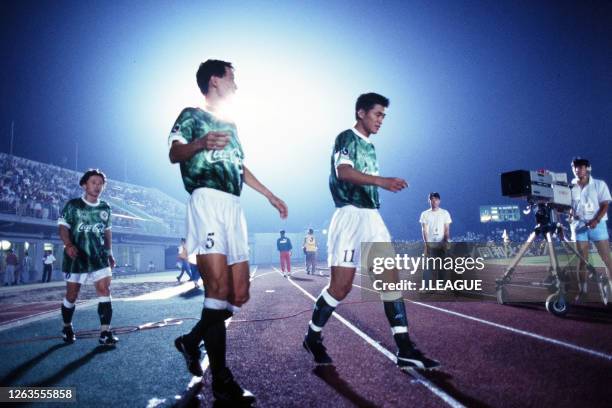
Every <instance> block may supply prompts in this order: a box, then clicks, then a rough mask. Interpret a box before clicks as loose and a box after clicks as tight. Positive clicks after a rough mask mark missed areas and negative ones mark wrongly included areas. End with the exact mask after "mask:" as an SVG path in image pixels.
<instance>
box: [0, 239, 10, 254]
mask: <svg viewBox="0 0 612 408" xmlns="http://www.w3.org/2000/svg"><path fill="white" fill-rule="evenodd" d="M0 245H2V250H3V251H8V250H9V249H11V246H12V244H11V242H10V241H7V240H2V242H1V243H0Z"/></svg>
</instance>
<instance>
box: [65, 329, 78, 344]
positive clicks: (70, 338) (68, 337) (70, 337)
mask: <svg viewBox="0 0 612 408" xmlns="http://www.w3.org/2000/svg"><path fill="white" fill-rule="evenodd" d="M62 338H63V339H64V343H68V344H72V343H74V342H75V341H76V336H75V334H74V330H73V329H72V325H70V326H64V328H63V329H62Z"/></svg>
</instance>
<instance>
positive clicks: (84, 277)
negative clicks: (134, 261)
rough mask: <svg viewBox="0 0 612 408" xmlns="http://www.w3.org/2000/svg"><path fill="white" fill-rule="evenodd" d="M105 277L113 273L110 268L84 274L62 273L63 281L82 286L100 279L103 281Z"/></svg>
mask: <svg viewBox="0 0 612 408" xmlns="http://www.w3.org/2000/svg"><path fill="white" fill-rule="evenodd" d="M107 276H113V271H112V270H111V268H110V267H108V266H107V267H106V268H102V269H98V270H97V271H93V272H84V273H65V272H64V280H65V281H66V282H73V283H79V284H81V285H84V284H86V283H91V282H94V283H95V282H97V281H99V280H100V279H104V278H106V277H107Z"/></svg>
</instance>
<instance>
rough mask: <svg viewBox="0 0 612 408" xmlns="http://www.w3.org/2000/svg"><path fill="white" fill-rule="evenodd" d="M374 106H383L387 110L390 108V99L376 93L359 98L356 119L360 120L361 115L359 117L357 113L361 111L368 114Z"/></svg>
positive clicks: (362, 95)
mask: <svg viewBox="0 0 612 408" xmlns="http://www.w3.org/2000/svg"><path fill="white" fill-rule="evenodd" d="M374 105H382V106H384V107H385V108H388V107H389V99H388V98H385V97H384V96H382V95H380V94H377V93H374V92H370V93H364V94H361V95H359V98H357V102H356V103H355V119H357V120H359V115H357V112H359V111H360V110H361V109H363V110H364V111H365V112H368V111H369V110H370V109H372V108H373V107H374Z"/></svg>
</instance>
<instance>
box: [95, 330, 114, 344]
mask: <svg viewBox="0 0 612 408" xmlns="http://www.w3.org/2000/svg"><path fill="white" fill-rule="evenodd" d="M118 341H119V339H118V338H117V337H115V336H114V335H113V332H112V331H110V330H105V331H103V332H102V333H100V338H99V339H98V343H100V344H102V345H104V346H114V345H115V344H117V342H118Z"/></svg>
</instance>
